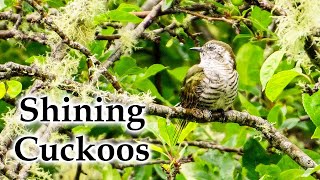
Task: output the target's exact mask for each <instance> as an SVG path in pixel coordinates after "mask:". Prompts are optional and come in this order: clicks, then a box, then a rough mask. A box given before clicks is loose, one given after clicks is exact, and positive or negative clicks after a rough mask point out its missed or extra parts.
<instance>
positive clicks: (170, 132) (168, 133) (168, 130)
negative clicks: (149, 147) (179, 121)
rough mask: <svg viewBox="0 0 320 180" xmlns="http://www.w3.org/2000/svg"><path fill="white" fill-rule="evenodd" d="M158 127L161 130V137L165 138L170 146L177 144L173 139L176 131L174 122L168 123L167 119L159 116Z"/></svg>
mask: <svg viewBox="0 0 320 180" xmlns="http://www.w3.org/2000/svg"><path fill="white" fill-rule="evenodd" d="M158 129H159V132H160V137H161V138H162V139H163V140H164V142H165V143H167V144H168V145H169V146H170V147H173V146H175V144H173V143H174V142H173V139H172V137H173V136H174V133H175V129H174V126H173V125H172V124H170V125H168V124H167V122H166V119H164V118H159V120H158Z"/></svg>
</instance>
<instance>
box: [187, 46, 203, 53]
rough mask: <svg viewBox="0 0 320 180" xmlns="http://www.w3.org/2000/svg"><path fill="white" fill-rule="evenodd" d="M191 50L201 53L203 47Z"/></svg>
mask: <svg viewBox="0 0 320 180" xmlns="http://www.w3.org/2000/svg"><path fill="white" fill-rule="evenodd" d="M190 50H193V51H199V52H201V51H202V48H201V47H193V48H190Z"/></svg>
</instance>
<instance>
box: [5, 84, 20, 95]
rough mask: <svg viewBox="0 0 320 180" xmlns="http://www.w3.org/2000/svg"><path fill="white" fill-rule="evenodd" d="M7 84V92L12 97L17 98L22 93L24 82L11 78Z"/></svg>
mask: <svg viewBox="0 0 320 180" xmlns="http://www.w3.org/2000/svg"><path fill="white" fill-rule="evenodd" d="M6 84H7V86H8V90H7V94H8V95H9V97H10V98H15V97H17V96H18V95H19V94H20V93H21V91H22V84H21V83H20V82H19V81H15V80H10V81H7V82H6Z"/></svg>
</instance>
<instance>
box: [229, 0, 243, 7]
mask: <svg viewBox="0 0 320 180" xmlns="http://www.w3.org/2000/svg"><path fill="white" fill-rule="evenodd" d="M231 2H232V4H233V5H235V6H241V5H242V4H243V0H231Z"/></svg>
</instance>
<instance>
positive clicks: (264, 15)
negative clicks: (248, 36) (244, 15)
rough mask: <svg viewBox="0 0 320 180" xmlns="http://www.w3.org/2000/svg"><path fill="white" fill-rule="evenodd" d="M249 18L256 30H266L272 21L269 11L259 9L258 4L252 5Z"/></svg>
mask: <svg viewBox="0 0 320 180" xmlns="http://www.w3.org/2000/svg"><path fill="white" fill-rule="evenodd" d="M249 19H250V20H251V21H252V23H253V26H254V27H255V28H257V29H258V30H267V27H268V26H269V24H270V23H271V22H272V18H271V13H270V12H268V11H265V10H261V8H259V7H258V6H254V7H253V9H252V12H251V16H250V17H249Z"/></svg>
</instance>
